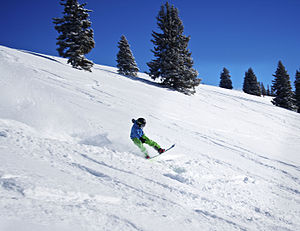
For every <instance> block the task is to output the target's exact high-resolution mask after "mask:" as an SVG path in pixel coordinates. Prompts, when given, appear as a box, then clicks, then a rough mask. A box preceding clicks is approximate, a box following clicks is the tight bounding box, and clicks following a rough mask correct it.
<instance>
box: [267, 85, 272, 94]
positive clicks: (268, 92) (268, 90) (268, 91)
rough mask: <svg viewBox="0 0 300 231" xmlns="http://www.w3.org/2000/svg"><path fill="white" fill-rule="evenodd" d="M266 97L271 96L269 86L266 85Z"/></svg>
mask: <svg viewBox="0 0 300 231" xmlns="http://www.w3.org/2000/svg"><path fill="white" fill-rule="evenodd" d="M267 96H271V92H270V86H269V84H268V85H267Z"/></svg>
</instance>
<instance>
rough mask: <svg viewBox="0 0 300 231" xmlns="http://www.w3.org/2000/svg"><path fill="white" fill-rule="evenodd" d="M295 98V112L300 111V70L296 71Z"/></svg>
mask: <svg viewBox="0 0 300 231" xmlns="http://www.w3.org/2000/svg"><path fill="white" fill-rule="evenodd" d="M295 100H296V106H297V108H298V109H297V112H298V113H300V71H296V79H295Z"/></svg>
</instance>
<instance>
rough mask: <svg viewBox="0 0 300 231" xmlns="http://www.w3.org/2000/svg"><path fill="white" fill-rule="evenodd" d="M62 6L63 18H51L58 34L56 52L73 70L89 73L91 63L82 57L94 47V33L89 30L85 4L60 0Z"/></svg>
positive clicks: (74, 0) (70, 0)
mask: <svg viewBox="0 0 300 231" xmlns="http://www.w3.org/2000/svg"><path fill="white" fill-rule="evenodd" d="M60 4H61V5H62V6H64V12H63V14H64V16H63V18H53V23H54V24H55V25H56V26H55V29H56V30H57V31H58V33H59V34H60V35H59V36H58V38H57V43H56V44H57V45H58V48H57V51H58V53H59V55H60V56H61V57H64V58H69V59H68V63H70V64H71V65H72V66H73V67H74V68H77V69H83V70H87V71H91V67H92V66H93V62H92V61H90V60H88V59H86V58H85V57H84V55H85V54H87V53H89V52H90V51H91V50H92V49H93V48H94V46H95V41H94V32H93V30H92V29H89V28H90V26H91V22H90V21H89V19H88V17H89V14H88V12H91V11H90V10H87V9H84V6H85V5H86V4H79V3H78V1H77V0H61V2H60Z"/></svg>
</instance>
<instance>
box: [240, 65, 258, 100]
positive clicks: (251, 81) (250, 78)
mask: <svg viewBox="0 0 300 231" xmlns="http://www.w3.org/2000/svg"><path fill="white" fill-rule="evenodd" d="M243 91H244V92H245V93H247V94H250V95H257V96H260V95H261V93H260V87H259V83H258V82H257V78H256V76H255V74H254V72H253V70H252V68H249V69H248V71H247V72H245V78H244V84H243Z"/></svg>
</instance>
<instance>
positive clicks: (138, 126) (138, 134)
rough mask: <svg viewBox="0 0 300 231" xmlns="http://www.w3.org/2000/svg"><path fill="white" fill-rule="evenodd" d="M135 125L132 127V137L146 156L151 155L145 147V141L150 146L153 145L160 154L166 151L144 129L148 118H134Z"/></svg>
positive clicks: (147, 157)
mask: <svg viewBox="0 0 300 231" xmlns="http://www.w3.org/2000/svg"><path fill="white" fill-rule="evenodd" d="M132 123H133V126H132V128H131V134H130V138H131V139H132V141H133V143H134V144H135V145H136V146H138V147H139V149H140V150H141V151H142V152H143V153H144V154H145V158H146V159H149V158H150V156H149V155H148V151H147V149H146V148H145V147H144V145H143V143H146V144H148V145H149V146H151V147H153V148H154V149H155V150H156V151H158V153H159V154H162V153H163V152H165V149H162V148H161V147H160V146H159V145H158V144H157V143H156V142H154V141H153V140H150V139H149V138H148V137H147V136H146V135H145V134H144V131H143V128H144V127H145V125H146V120H145V119H144V118H138V119H137V120H135V119H132Z"/></svg>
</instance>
